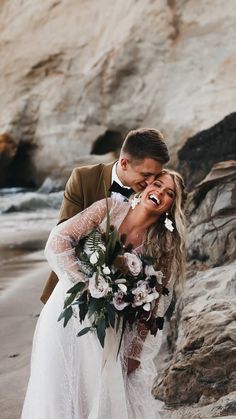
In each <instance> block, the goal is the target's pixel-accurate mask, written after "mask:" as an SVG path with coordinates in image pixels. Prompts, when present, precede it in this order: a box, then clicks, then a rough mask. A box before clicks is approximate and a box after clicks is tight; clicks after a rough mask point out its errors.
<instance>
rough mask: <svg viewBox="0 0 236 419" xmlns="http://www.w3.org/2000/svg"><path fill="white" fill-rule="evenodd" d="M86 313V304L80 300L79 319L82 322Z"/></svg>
mask: <svg viewBox="0 0 236 419" xmlns="http://www.w3.org/2000/svg"><path fill="white" fill-rule="evenodd" d="M87 313H88V304H87V303H85V302H84V303H83V302H80V304H79V320H80V323H82V322H83V321H84V319H85V316H86V314H87Z"/></svg>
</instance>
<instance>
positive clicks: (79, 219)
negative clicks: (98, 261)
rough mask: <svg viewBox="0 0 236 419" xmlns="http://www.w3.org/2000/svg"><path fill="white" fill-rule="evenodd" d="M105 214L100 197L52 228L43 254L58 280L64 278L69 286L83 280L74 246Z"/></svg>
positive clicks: (104, 203)
mask: <svg viewBox="0 0 236 419" xmlns="http://www.w3.org/2000/svg"><path fill="white" fill-rule="evenodd" d="M108 202H109V207H110V206H111V200H110V199H108ZM105 216H106V200H105V199H102V200H101V201H98V202H95V203H94V204H93V205H91V206H90V207H89V208H87V209H86V210H84V211H82V212H81V213H79V214H77V215H75V216H74V217H72V218H70V219H69V220H67V221H65V222H64V223H62V224H59V225H57V226H56V227H55V228H54V229H53V230H52V232H51V234H50V236H49V238H48V241H47V244H46V248H45V256H46V258H47V260H48V263H49V265H50V267H51V268H52V270H53V271H54V272H55V273H56V274H57V276H58V278H59V280H64V281H65V282H67V284H68V285H69V286H70V284H71V282H73V283H76V282H79V281H84V280H85V279H84V275H83V274H82V273H81V271H80V270H81V262H80V261H79V259H78V257H77V256H76V254H75V246H76V244H78V242H79V241H80V239H81V238H83V237H85V236H86V235H87V234H88V233H90V232H91V231H92V229H93V228H94V227H95V226H98V225H99V224H100V223H101V222H102V220H103V219H104V217H105Z"/></svg>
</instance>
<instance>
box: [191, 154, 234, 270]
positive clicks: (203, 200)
mask: <svg viewBox="0 0 236 419" xmlns="http://www.w3.org/2000/svg"><path fill="white" fill-rule="evenodd" d="M187 249H188V260H189V262H191V265H192V266H193V265H194V264H197V265H198V266H200V267H201V266H203V267H205V268H206V267H213V266H219V265H222V264H224V263H227V262H230V261H232V260H235V259H236V160H231V161H226V162H221V163H217V164H215V165H214V166H213V167H212V170H211V172H210V173H209V174H208V175H207V176H206V178H205V179H204V180H203V181H202V182H201V183H199V184H198V185H197V187H196V188H195V189H194V191H193V192H191V193H190V194H189V205H188V235H187Z"/></svg>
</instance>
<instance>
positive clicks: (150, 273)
mask: <svg viewBox="0 0 236 419" xmlns="http://www.w3.org/2000/svg"><path fill="white" fill-rule="evenodd" d="M145 275H146V276H155V277H156V280H157V282H158V283H159V284H162V278H163V276H164V275H163V273H162V272H161V271H155V269H154V268H153V266H152V265H147V266H145Z"/></svg>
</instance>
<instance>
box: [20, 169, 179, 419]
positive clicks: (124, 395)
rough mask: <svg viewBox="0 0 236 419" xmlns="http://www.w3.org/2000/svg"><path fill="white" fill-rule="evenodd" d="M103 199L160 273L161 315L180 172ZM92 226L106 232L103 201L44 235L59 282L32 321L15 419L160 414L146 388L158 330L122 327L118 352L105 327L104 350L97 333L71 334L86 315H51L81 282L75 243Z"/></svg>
mask: <svg viewBox="0 0 236 419" xmlns="http://www.w3.org/2000/svg"><path fill="white" fill-rule="evenodd" d="M108 201H109V211H110V221H111V223H112V224H113V225H115V226H116V228H117V229H118V232H119V234H120V235H121V234H123V233H125V234H126V237H127V243H131V244H132V245H133V252H134V253H136V254H141V253H143V254H146V255H147V254H148V255H150V256H152V257H153V258H154V260H155V261H156V267H157V268H158V269H159V270H161V271H162V272H163V273H164V284H165V287H167V288H168V290H169V294H168V295H161V297H160V298H159V302H158V305H157V307H156V308H155V313H154V314H155V316H156V317H161V318H162V317H163V316H164V314H165V312H166V310H167V308H168V306H169V304H170V301H171V298H172V292H173V287H174V283H175V282H176V281H177V282H179V283H181V282H182V281H183V271H184V248H185V243H184V237H185V227H184V215H183V205H184V201H185V192H184V185H183V180H182V178H181V176H180V175H179V174H178V173H176V172H174V171H170V170H164V171H163V172H162V173H161V174H160V175H159V176H158V177H157V179H156V180H155V182H153V183H152V184H151V185H148V186H147V187H146V189H145V190H144V191H143V192H142V194H141V195H140V197H139V199H137V198H135V199H133V201H132V205H130V202H120V201H119V202H118V201H115V200H113V199H111V198H109V199H108ZM95 226H99V228H100V230H102V231H105V226H106V201H105V200H101V201H98V202H96V203H95V204H93V205H92V206H91V207H89V208H88V209H86V210H84V211H83V212H82V213H80V214H78V215H75V216H74V217H73V218H71V219H69V220H68V221H66V222H64V223H62V224H60V225H58V226H56V227H55V228H54V229H53V230H52V232H51V234H50V236H49V239H48V242H47V245H46V249H45V254H46V257H47V259H48V262H49V264H50V266H51V268H52V269H53V270H54V271H55V272H56V274H57V275H58V278H59V282H58V284H57V286H56V288H55V290H54V292H53V294H52V295H51V297H50V298H49V300H48V302H47V304H46V305H45V306H44V308H43V310H42V312H41V314H40V318H39V320H38V323H37V326H36V331H35V335H34V340H33V349H32V359H31V375H30V380H29V384H28V389H27V394H26V398H25V402H24V406H23V411H22V416H21V419H121V418H122V419H152V418H153V419H154V418H155V419H157V418H160V415H159V413H158V409H157V402H156V401H155V399H154V398H153V396H152V394H151V389H152V383H153V379H154V378H155V364H154V357H155V356H156V355H157V353H158V350H159V347H160V343H161V332H160V331H158V332H157V336H155V337H154V336H153V335H151V334H150V332H149V331H148V330H147V329H146V328H145V326H140V324H137V325H136V327H134V328H133V329H132V330H130V329H129V330H125V334H124V339H123V342H122V346H121V349H120V352H119V355H118V357H117V347H118V346H117V343H118V335H117V334H116V332H115V331H114V330H113V329H112V328H109V329H107V333H106V338H105V346H104V349H103V348H102V347H101V345H100V343H99V341H98V338H97V336H96V334H95V333H91V332H90V333H87V334H86V335H84V336H82V337H76V335H77V334H78V332H79V331H80V330H81V329H83V328H84V327H85V326H89V325H90V324H89V320H88V319H85V321H84V322H83V324H82V325H81V324H80V323H79V320H78V318H77V317H76V316H73V317H72V318H71V319H70V321H69V323H68V324H67V326H66V327H65V328H64V327H63V324H62V322H58V321H57V319H58V317H59V315H60V313H61V312H62V310H63V305H64V300H65V297H66V292H67V291H68V289H70V288H71V287H72V286H73V284H74V283H76V282H79V281H86V280H87V278H86V277H85V276H84V275H83V274H82V272H81V271H79V268H80V261H79V259H78V258H77V257H76V255H75V249H74V246H75V245H76V244H77V243H78V242H79V240H80V239H81V238H82V237H86V235H87V234H88V233H89V232H91V230H92V229H93V228H94V227H95ZM67 295H68V294H67Z"/></svg>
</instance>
